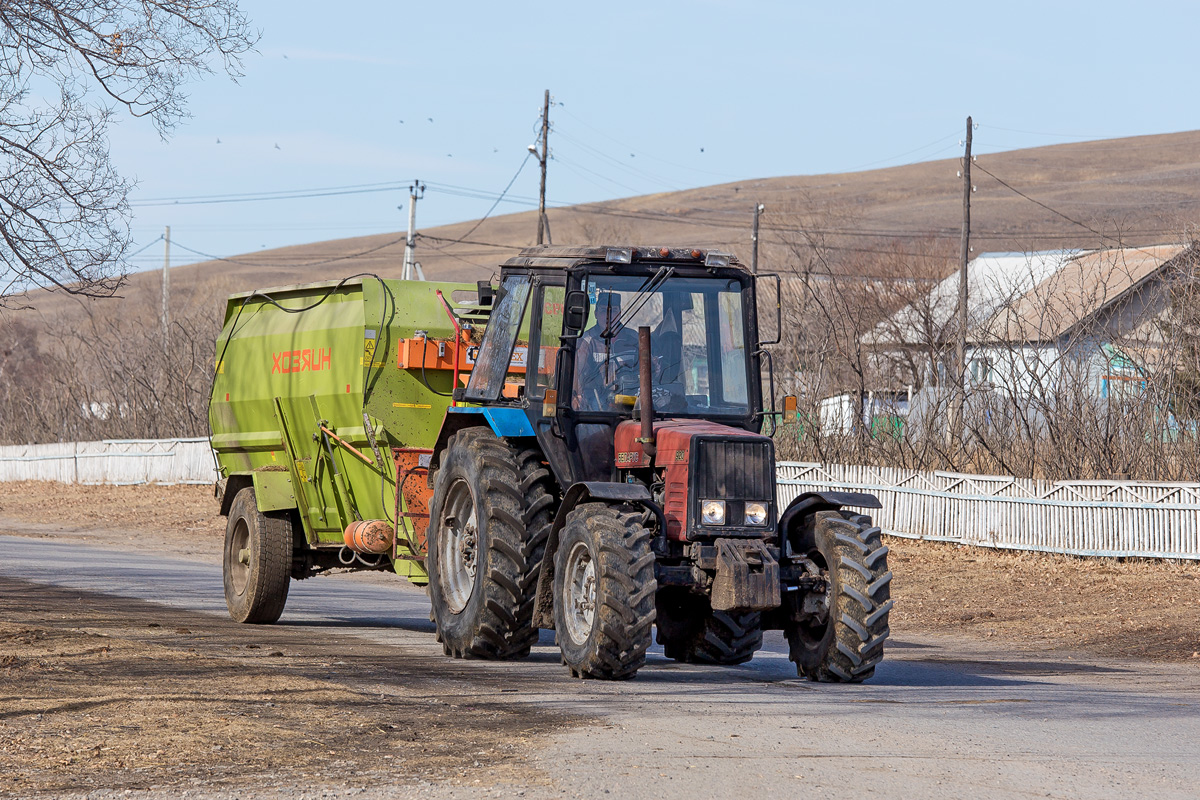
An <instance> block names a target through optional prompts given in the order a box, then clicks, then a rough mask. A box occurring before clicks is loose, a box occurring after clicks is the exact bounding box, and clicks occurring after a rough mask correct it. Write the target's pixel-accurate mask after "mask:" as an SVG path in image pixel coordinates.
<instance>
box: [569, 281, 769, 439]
mask: <svg viewBox="0 0 1200 800" xmlns="http://www.w3.org/2000/svg"><path fill="white" fill-rule="evenodd" d="M583 289H584V290H585V291H586V292H587V296H588V304H589V311H588V321H587V324H586V326H585V328H584V331H583V334H582V336H580V338H579V343H578V345H577V349H576V356H575V380H574V390H573V392H572V398H571V405H572V408H574V409H575V410H576V411H579V412H613V411H625V412H628V411H629V410H630V409H631V408H632V406H633V404H634V402H635V398H636V397H637V394H638V377H639V364H638V328H641V327H649V328H650V352H651V358H652V360H653V363H652V365H651V381H652V385H653V395H654V410H655V411H656V412H659V413H664V414H672V415H689V416H690V415H694V416H705V417H709V416H721V417H745V416H747V415H748V414H749V413H750V404H749V392H748V391H747V387H748V385H749V383H748V381H749V374H750V373H749V366H748V357H747V353H746V338H745V330H746V325H745V318H744V313H745V312H744V309H743V308H742V284H741V283H740V282H739V281H737V280H726V279H721V278H679V277H668V278H666V279H665V280H660V281H653V280H652V279H650V278H641V277H624V276H613V275H591V276H589V277H588V279H587V282H586V283H585V284H584V286H583ZM647 289H648V290H649V291H647Z"/></svg>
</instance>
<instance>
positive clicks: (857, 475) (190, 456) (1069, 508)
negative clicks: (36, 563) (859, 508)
mask: <svg viewBox="0 0 1200 800" xmlns="http://www.w3.org/2000/svg"><path fill="white" fill-rule="evenodd" d="M778 476H779V503H780V506H781V507H783V506H785V505H786V504H787V503H789V502H791V501H792V500H793V499H794V498H796V497H797V496H799V495H800V494H802V493H803V492H806V491H827V490H834V491H852V492H870V493H872V494H874V495H875V496H876V497H878V498H879V500H880V502H882V503H883V508H881V509H875V510H872V511H871V512H870V513H871V514H872V515H873V516H874V518H875V521H876V522H877V523H878V524H879V525H880V526H881V527H882V528H884V530H886V531H888V532H889V533H892V534H894V535H897V536H906V537H911V538H918V539H935V540H939V541H947V542H959V543H962V544H970V545H981V546H985V547H998V548H1009V549H1016V550H1040V551H1046V552H1054V553H1070V554H1074V555H1082V556H1141V557H1147V558H1183V559H1200V483H1141V482H1132V481H1055V482H1051V481H1037V480H1028V479H1024V478H1012V477H998V476H992V475H963V474H959V473H953V472H918V471H916V470H907V469H897V468H892V467H860V466H847V465H841V464H806V463H796V462H781V463H780V464H779V465H778ZM215 479H216V472H215V470H214V467H213V456H212V449H211V448H210V447H209V444H208V440H207V439H203V438H198V439H129V440H107V441H102V442H66V443H61V444H39V445H16V446H6V447H0V481H20V480H29V481H59V482H62V483H85V484H100V483H108V484H135V483H163V484H172V483H200V484H203V483H212V482H213V481H214V480H215Z"/></svg>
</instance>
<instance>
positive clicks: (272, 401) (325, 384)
mask: <svg viewBox="0 0 1200 800" xmlns="http://www.w3.org/2000/svg"><path fill="white" fill-rule="evenodd" d="M475 289H476V287H475V286H473V285H470V284H447V283H430V282H424V281H391V280H377V279H375V278H356V279H353V280H348V281H345V282H344V283H342V284H340V285H339V284H338V283H335V282H327V283H317V284H309V285H306V286H291V287H283V288H280V289H269V290H265V291H262V292H255V293H247V294H240V295H234V296H232V297H231V298H230V299H229V303H228V306H227V308H226V313H225V326H224V329H223V330H222V332H221V335H220V337H219V338H218V339H217V347H216V354H217V364H216V375H215V379H214V382H213V397H212V405H211V409H210V413H209V421H210V424H211V426H212V442H213V448H214V449H215V450H216V451H217V457H218V460H219V462H220V465H221V472H222V474H223V475H225V476H229V475H232V474H246V473H249V474H252V475H253V476H254V480H255V487H256V489H258V487H259V486H260V483H263V485H265V486H266V487H267V489H266V491H262V490H259V491H257V492H256V494H257V495H258V497H259V507H260V510H264V511H266V510H279V509H281V508H297V509H298V510H299V512H300V518H301V520H302V521H303V524H304V531H305V535H306V537H307V539H308V541H309V543H310V544H312V545H320V544H329V545H334V544H336V543H339V542H341V540H342V532H343V531H344V530H345V528H346V526H347V525H348V524H349V523H350V522H352V521H353V520H354V512H355V510H357V512H358V514H359V515H360V516H361V517H362V518H364V519H391V518H392V517H393V516H394V513H395V511H394V509H395V503H396V491H395V474H394V466H393V463H392V461H391V454H390V448H392V447H426V448H432V447H433V445H434V442H435V440H436V438H437V434H438V431H439V429H440V428H441V423H442V419H443V417H444V416H445V412H446V408H447V406H448V405H449V397H448V396H440V395H439V394H437V393H436V392H435V391H433V390H431V388H429V386H431V387H432V389H436V390H437V391H440V392H444V393H447V394H448V393H449V392H450V390H451V388H452V387H451V382H452V378H451V376H450V375H449V374H448V373H447V372H446V371H445V370H442V371H427V373H426V375H425V376H424V380H423V378H422V375H421V371H420V370H419V369H409V368H405V369H401V368H400V367H399V366H398V361H397V357H398V355H399V350H398V348H399V344H400V342H401V341H402V340H404V339H411V338H412V337H413V334H414V332H415V331H418V330H423V331H426V332H427V333H428V336H429V338H430V339H431V340H439V339H441V340H449V339H452V338H453V336H454V328H453V326H452V324H451V322H450V319H449V317H448V316H447V314H446V311H445V309H444V307H443V306H442V304H441V303H440V302H439V301H438V299H437V296H436V293H437V291H438V290H441V291H442V293H443V295H444V296H445V297H446V299H447V300H448V301H451V302H455V301H462V300H465V299H468V298H473V297H474V295H475ZM407 366H408V365H406V367H407ZM424 381H428V383H429V386H426V383H425V382H424ZM364 411H365V412H366V414H367V415H368V416H369V418H370V421H371V425H372V427H373V428H374V431H375V435H376V438H377V443H378V445H379V448H380V451H381V455H382V458H383V462H384V463H383V464H382V465H380V464H378V463H375V462H376V460H375V454H374V452H373V450H372V448H371V446H370V442H369V438H368V435H367V429H366V425H365V423H364V420H363V414H364ZM322 425H324V427H325V428H326V429H328V430H329V431H330V432H332V433H333V434H334V435H335V436H336V437H337V438H339V439H341V440H342V441H344V442H346V443H348V444H349V445H350V446H352V447H354V448H355V449H357V450H358V451H359V452H360V453H362V454H363V456H365V457H366V459H367V460H368V461H370V462H371V463H366V461H364V460H363V459H361V458H359V457H357V456H356V455H354V454H352V453H351V452H349V451H348V450H347V449H346V448H345V447H343V446H342V445H340V444H338V443H337V442H336V441H334V440H332V439H331V438H329V437H327V436H326V435H325V434H323V433H322V431H321V427H322ZM331 454H332V455H331ZM281 468H282V470H281ZM264 475H269V476H271V477H266V478H264V477H262V476H264ZM275 476H283V477H282V478H279V477H275ZM284 487H286V491H285V490H284ZM289 497H290V498H291V499H290V500H288V498H289ZM287 503H290V504H287ZM414 510H418V509H414ZM419 510H421V511H424V509H419ZM397 570H398V571H402V572H411V573H412V576H413V577H414V579H420V578H421V577H422V576H423V574H424V572H423V566H422V565H421V564H420V563H419V562H404V563H399V562H398V565H397Z"/></svg>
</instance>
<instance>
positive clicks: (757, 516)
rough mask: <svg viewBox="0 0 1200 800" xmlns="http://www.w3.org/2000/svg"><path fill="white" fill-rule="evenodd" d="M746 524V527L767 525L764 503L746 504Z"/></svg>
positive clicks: (765, 505)
mask: <svg viewBox="0 0 1200 800" xmlns="http://www.w3.org/2000/svg"><path fill="white" fill-rule="evenodd" d="M746 524H747V525H766V524H767V504H766V503H746Z"/></svg>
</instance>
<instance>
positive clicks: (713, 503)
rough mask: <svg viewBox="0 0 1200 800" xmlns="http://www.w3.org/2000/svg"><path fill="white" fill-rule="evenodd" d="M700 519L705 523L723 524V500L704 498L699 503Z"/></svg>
mask: <svg viewBox="0 0 1200 800" xmlns="http://www.w3.org/2000/svg"><path fill="white" fill-rule="evenodd" d="M700 520H701V521H702V522H703V523H704V524H705V525H724V524H725V501H724V500H704V501H702V502H701V503H700Z"/></svg>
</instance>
